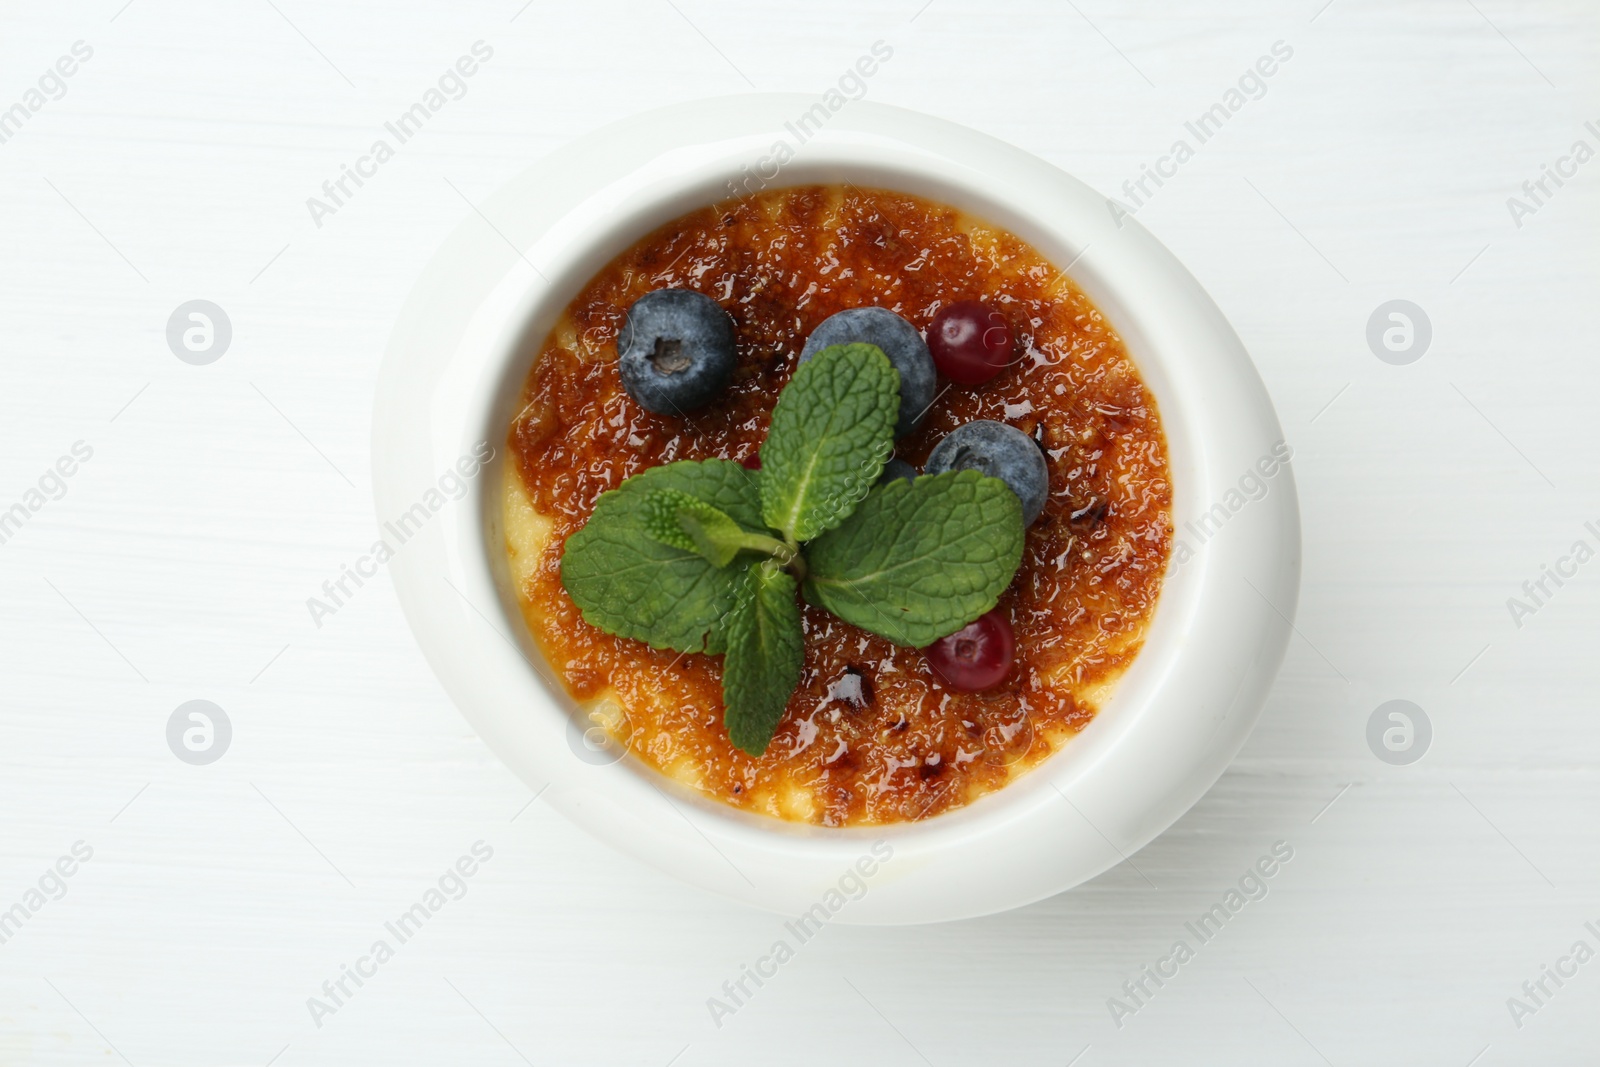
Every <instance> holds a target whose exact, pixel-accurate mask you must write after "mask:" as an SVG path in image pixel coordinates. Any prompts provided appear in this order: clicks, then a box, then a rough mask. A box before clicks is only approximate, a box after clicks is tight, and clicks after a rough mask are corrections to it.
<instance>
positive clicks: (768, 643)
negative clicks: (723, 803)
mask: <svg viewBox="0 0 1600 1067" xmlns="http://www.w3.org/2000/svg"><path fill="white" fill-rule="evenodd" d="M736 569H737V568H736ZM727 641H728V654H727V656H726V657H725V658H724V659H723V662H722V705H723V712H722V721H723V723H724V724H725V725H726V726H727V728H728V739H729V740H730V741H732V742H733V743H734V744H735V745H737V746H738V747H740V748H742V749H744V751H746V752H748V753H750V755H752V756H759V755H761V754H762V753H763V752H765V751H766V750H767V745H768V744H769V743H770V742H771V741H772V734H773V731H775V730H777V728H778V722H779V720H781V719H782V718H783V709H784V708H785V707H787V706H788V703H789V696H790V694H792V693H793V692H794V690H795V687H796V686H797V685H799V684H800V670H801V667H802V666H803V665H804V663H805V638H804V635H803V633H802V631H801V629H800V604H799V602H798V601H796V600H795V580H794V576H793V575H791V574H789V572H787V571H785V570H782V569H781V568H779V566H778V565H777V563H776V562H772V561H769V562H765V563H758V564H755V565H754V566H750V567H746V568H744V570H743V576H742V581H741V582H740V588H739V592H738V598H737V600H736V601H735V604H734V609H733V613H732V614H731V615H730V616H729V617H728V629H727Z"/></svg>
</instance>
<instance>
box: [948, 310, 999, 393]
mask: <svg viewBox="0 0 1600 1067" xmlns="http://www.w3.org/2000/svg"><path fill="white" fill-rule="evenodd" d="M928 351H929V352H931V353H933V362H934V364H935V365H936V366H937V367H938V368H939V373H940V374H943V375H944V376H945V377H946V378H949V379H950V380H951V381H953V382H960V383H961V384H962V385H981V384H982V383H983V382H986V381H988V380H989V379H990V378H993V377H994V376H995V375H996V374H999V373H1000V372H1001V371H1002V370H1004V369H1005V368H1006V365H1007V364H1009V363H1010V362H1011V352H1012V341H1011V327H1010V326H1008V325H1007V324H1006V320H1005V316H1004V315H1001V314H1000V313H999V312H998V311H995V310H994V309H993V308H990V307H989V306H987V305H986V304H980V303H978V301H976V300H962V301H960V302H959V303H955V304H951V305H950V306H949V307H947V308H945V309H944V310H942V311H940V312H939V314H937V315H935V316H934V317H933V324H932V325H931V326H929V327H928Z"/></svg>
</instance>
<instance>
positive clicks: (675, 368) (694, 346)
mask: <svg viewBox="0 0 1600 1067" xmlns="http://www.w3.org/2000/svg"><path fill="white" fill-rule="evenodd" d="M617 355H618V357H619V371H620V373H621V375H622V387H623V388H624V389H626V390H627V391H628V395H629V396H631V397H633V399H634V400H636V401H638V403H639V406H640V407H642V408H644V409H645V410H646V411H653V412H655V413H656V414H658V415H683V414H686V413H687V412H690V411H693V410H694V409H696V408H702V407H705V406H706V405H707V404H709V403H710V402H711V401H712V400H714V399H715V398H716V396H717V394H718V393H720V392H722V391H723V390H724V389H726V388H727V387H728V379H729V378H730V377H732V376H733V367H734V351H733V319H731V318H729V317H728V313H727V312H726V311H723V310H722V308H721V307H719V306H718V305H717V302H716V301H715V300H713V299H711V298H710V297H709V296H704V295H702V294H700V293H696V292H693V291H692V290H689V289H657V290H655V291H654V292H651V293H646V294H644V295H643V296H641V297H640V298H639V299H638V300H635V301H634V302H633V306H632V307H630V308H629V309H628V317H627V321H626V322H625V323H623V326H622V333H621V335H620V336H619V337H618V338H617Z"/></svg>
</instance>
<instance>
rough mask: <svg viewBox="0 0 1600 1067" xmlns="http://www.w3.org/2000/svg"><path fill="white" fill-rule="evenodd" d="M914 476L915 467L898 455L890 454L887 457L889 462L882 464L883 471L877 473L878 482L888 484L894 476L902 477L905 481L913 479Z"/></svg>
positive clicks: (914, 478) (915, 472)
mask: <svg viewBox="0 0 1600 1067" xmlns="http://www.w3.org/2000/svg"><path fill="white" fill-rule="evenodd" d="M916 477H917V468H915V467H913V466H912V465H911V464H909V463H907V462H906V461H905V460H903V459H901V458H900V457H899V456H891V457H890V458H889V462H887V463H885V464H884V465H883V473H882V474H880V475H878V484H879V485H888V484H889V483H890V482H892V481H894V480H895V479H896V478H904V479H905V480H906V481H908V482H910V481H915V480H916Z"/></svg>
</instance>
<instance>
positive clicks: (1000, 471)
mask: <svg viewBox="0 0 1600 1067" xmlns="http://www.w3.org/2000/svg"><path fill="white" fill-rule="evenodd" d="M922 470H923V473H925V474H943V473H944V472H945V471H965V470H975V471H978V472H979V473H980V474H986V475H988V476H989V477H991V478H999V479H1000V480H1001V481H1003V482H1005V483H1006V484H1007V485H1009V486H1010V487H1011V491H1012V492H1014V493H1016V494H1017V499H1019V500H1021V501H1022V524H1023V525H1024V526H1029V525H1032V523H1033V520H1034V519H1037V518H1038V517H1039V512H1041V511H1043V510H1044V498H1045V495H1046V494H1047V493H1048V492H1049V491H1050V471H1049V468H1047V467H1046V466H1045V463H1044V456H1043V455H1042V454H1040V452H1039V446H1038V445H1036V444H1034V443H1033V438H1031V437H1029V436H1028V435H1027V434H1025V433H1023V432H1022V431H1021V430H1019V429H1017V428H1016V427H1014V426H1007V425H1006V424H1005V423H1003V422H994V421H992V420H989V419H979V420H977V421H976V422H969V423H967V424H965V425H963V426H958V427H956V428H955V429H954V430H952V431H951V432H950V433H949V434H948V435H946V437H945V439H944V440H943V441H940V442H939V444H938V445H937V446H936V447H935V448H934V450H933V452H932V454H931V455H929V456H928V462H927V463H924V464H923V465H922Z"/></svg>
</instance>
